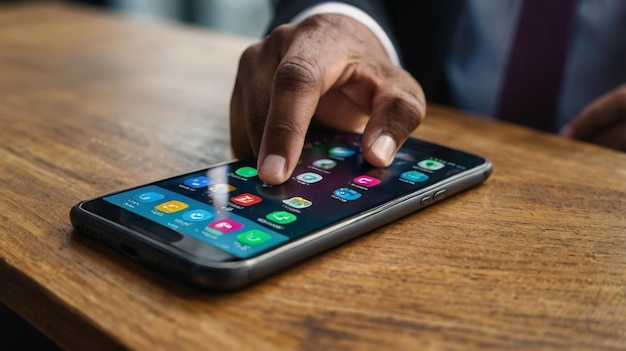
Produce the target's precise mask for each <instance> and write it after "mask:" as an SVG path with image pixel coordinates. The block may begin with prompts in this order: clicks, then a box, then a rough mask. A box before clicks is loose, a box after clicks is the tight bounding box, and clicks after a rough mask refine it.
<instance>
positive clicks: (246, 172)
mask: <svg viewBox="0 0 626 351" xmlns="http://www.w3.org/2000/svg"><path fill="white" fill-rule="evenodd" d="M235 173H236V174H237V175H239V176H242V177H245V178H250V177H254V176H256V175H257V174H259V172H257V170H256V169H255V168H252V167H247V166H246V167H241V168H238V169H237V170H236V171H235Z"/></svg>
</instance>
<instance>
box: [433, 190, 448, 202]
mask: <svg viewBox="0 0 626 351" xmlns="http://www.w3.org/2000/svg"><path fill="white" fill-rule="evenodd" d="M444 197H446V189H443V190H439V191H438V192H436V193H435V195H434V196H433V200H435V201H439V200H441V199H443V198H444Z"/></svg>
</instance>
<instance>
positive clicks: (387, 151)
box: [372, 134, 396, 164]
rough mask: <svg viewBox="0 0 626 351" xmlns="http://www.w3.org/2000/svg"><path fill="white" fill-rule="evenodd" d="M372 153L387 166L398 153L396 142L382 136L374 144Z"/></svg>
mask: <svg viewBox="0 0 626 351" xmlns="http://www.w3.org/2000/svg"><path fill="white" fill-rule="evenodd" d="M372 152H373V153H374V155H376V157H378V159H379V160H381V161H383V162H384V163H385V164H390V163H391V161H392V160H393V154H394V153H395V152H396V142H395V141H394V140H393V138H392V137H390V136H389V135H387V134H382V135H381V136H379V137H378V139H376V141H374V143H373V144H372Z"/></svg>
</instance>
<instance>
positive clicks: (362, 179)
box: [354, 175, 380, 188]
mask: <svg viewBox="0 0 626 351" xmlns="http://www.w3.org/2000/svg"><path fill="white" fill-rule="evenodd" d="M354 184H358V185H363V186H366V187H368V188H369V187H372V186H376V185H378V184H380V179H376V178H374V177H370V176H367V175H362V176H358V177H356V178H354Z"/></svg>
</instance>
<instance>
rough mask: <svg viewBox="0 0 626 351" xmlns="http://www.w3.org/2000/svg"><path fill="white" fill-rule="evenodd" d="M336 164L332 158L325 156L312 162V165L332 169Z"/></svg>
mask: <svg viewBox="0 0 626 351" xmlns="http://www.w3.org/2000/svg"><path fill="white" fill-rule="evenodd" d="M336 165H337V162H335V161H333V160H329V159H327V158H323V159H321V160H317V161H315V162H313V166H315V167H317V168H321V169H332V168H334V167H335V166H336Z"/></svg>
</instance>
